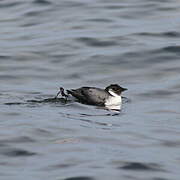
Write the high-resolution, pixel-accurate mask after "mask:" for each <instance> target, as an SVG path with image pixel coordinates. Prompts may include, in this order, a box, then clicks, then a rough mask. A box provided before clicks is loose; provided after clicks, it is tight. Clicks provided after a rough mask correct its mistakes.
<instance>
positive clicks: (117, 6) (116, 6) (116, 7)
mask: <svg viewBox="0 0 180 180" xmlns="http://www.w3.org/2000/svg"><path fill="white" fill-rule="evenodd" d="M127 7H128V8H131V7H132V6H131V5H128V6H125V5H118V4H117V5H106V6H103V8H105V9H110V10H113V9H114V10H116V9H117V10H119V9H125V8H127Z"/></svg>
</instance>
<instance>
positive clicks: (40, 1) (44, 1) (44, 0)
mask: <svg viewBox="0 0 180 180" xmlns="http://www.w3.org/2000/svg"><path fill="white" fill-rule="evenodd" d="M33 3H34V4H39V5H51V4H52V3H51V2H50V1H47V0H34V1H33Z"/></svg>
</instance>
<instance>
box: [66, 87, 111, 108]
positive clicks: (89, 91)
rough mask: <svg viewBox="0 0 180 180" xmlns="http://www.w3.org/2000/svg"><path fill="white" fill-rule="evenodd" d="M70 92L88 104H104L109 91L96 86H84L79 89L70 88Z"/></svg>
mask: <svg viewBox="0 0 180 180" xmlns="http://www.w3.org/2000/svg"><path fill="white" fill-rule="evenodd" d="M68 93H69V94H71V95H72V96H74V97H76V98H77V99H78V100H79V101H81V102H84V103H88V104H98V105H104V103H105V100H106V98H108V96H109V93H108V92H106V91H105V90H104V89H100V88H95V87H82V88H79V89H72V90H68Z"/></svg>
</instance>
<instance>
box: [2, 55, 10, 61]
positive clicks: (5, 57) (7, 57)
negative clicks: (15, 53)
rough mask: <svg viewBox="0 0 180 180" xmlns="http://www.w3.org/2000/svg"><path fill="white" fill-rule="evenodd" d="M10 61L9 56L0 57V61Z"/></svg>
mask: <svg viewBox="0 0 180 180" xmlns="http://www.w3.org/2000/svg"><path fill="white" fill-rule="evenodd" d="M9 59H11V56H8V55H0V60H6V61H7V60H9Z"/></svg>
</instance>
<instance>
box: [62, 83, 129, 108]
mask: <svg viewBox="0 0 180 180" xmlns="http://www.w3.org/2000/svg"><path fill="white" fill-rule="evenodd" d="M126 90H127V88H123V87H121V86H120V85H118V84H111V85H109V86H107V87H106V88H105V89H101V88H97V87H81V88H78V89H70V90H66V92H67V94H65V92H64V88H62V87H61V88H60V93H61V95H62V96H64V97H65V98H68V97H69V95H71V96H72V97H74V98H75V99H76V100H77V101H78V102H80V103H83V104H88V105H96V106H105V107H106V108H108V109H118V110H120V109H121V105H122V97H121V93H122V92H123V91H126Z"/></svg>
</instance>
